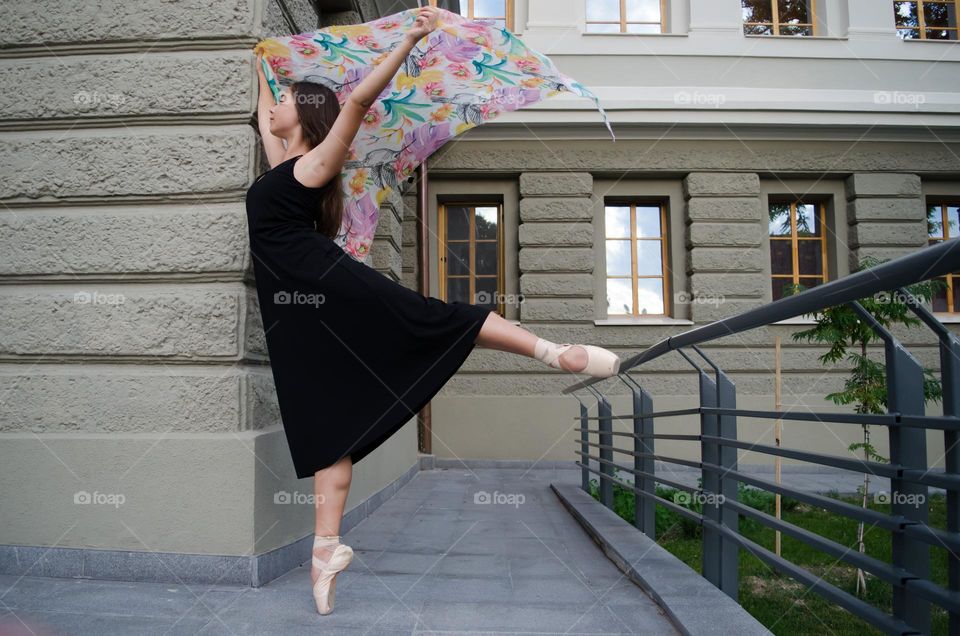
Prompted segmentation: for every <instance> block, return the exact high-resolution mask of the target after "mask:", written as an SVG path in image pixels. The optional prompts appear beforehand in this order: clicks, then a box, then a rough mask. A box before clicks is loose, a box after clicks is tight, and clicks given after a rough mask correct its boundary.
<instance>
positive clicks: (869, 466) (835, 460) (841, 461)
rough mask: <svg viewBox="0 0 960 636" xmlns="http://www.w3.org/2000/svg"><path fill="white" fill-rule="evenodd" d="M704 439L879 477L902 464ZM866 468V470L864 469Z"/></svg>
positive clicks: (895, 471)
mask: <svg viewBox="0 0 960 636" xmlns="http://www.w3.org/2000/svg"><path fill="white" fill-rule="evenodd" d="M701 437H702V439H703V440H704V441H709V442H715V443H717V444H720V445H721V446H732V447H734V448H742V449H745V450H749V451H756V452H758V453H763V454H765V455H778V456H780V457H789V458H790V459H798V460H801V461H804V462H808V463H811V464H819V465H821V466H833V467H834V468H842V469H844V470H852V471H853V472H857V473H861V474H862V473H865V472H869V473H871V474H873V475H878V476H880V477H893V478H896V477H899V476H900V470H901V469H902V466H900V465H898V464H881V463H880V462H871V461H863V460H859V459H847V458H846V457H837V456H836V455H823V454H821V453H811V452H808V451H800V450H794V449H792V448H783V447H782V446H771V445H769V444H754V443H752V442H741V441H739V440H735V439H729V438H727V437H714V436H713V435H702V436H701ZM865 469H866V470H865Z"/></svg>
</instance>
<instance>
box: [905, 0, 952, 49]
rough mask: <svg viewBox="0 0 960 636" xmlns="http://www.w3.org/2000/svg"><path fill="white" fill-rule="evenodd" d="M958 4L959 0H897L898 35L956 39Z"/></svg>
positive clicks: (923, 38) (931, 38)
mask: <svg viewBox="0 0 960 636" xmlns="http://www.w3.org/2000/svg"><path fill="white" fill-rule="evenodd" d="M957 4H958V3H957V0H914V1H913V2H900V1H899V0H895V1H894V3H893V14H894V17H895V19H896V25H897V35H899V36H900V37H901V38H903V39H905V40H956V39H957Z"/></svg>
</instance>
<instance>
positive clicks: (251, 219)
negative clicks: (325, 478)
mask: <svg viewBox="0 0 960 636" xmlns="http://www.w3.org/2000/svg"><path fill="white" fill-rule="evenodd" d="M300 156H302V155H297V156H296V157H291V158H290V159H287V160H286V161H284V162H282V163H280V164H278V165H277V166H275V167H274V168H272V169H271V170H268V171H267V172H265V173H264V174H262V175H260V176H259V177H258V178H257V179H256V181H254V183H253V185H251V186H250V188H249V189H248V190H247V196H246V207H247V223H248V231H249V236H250V252H251V255H252V258H253V268H254V275H255V278H256V287H257V297H258V299H259V303H260V313H261V315H262V317H263V329H264V333H265V337H266V343H267V351H268V353H269V355H270V364H271V368H272V371H273V379H274V384H275V385H276V391H277V402H278V404H279V407H280V416H281V419H282V423H283V428H284V431H285V433H286V438H287V444H288V446H289V448H290V455H291V458H292V459H293V466H294V469H295V470H296V474H297V477H298V478H304V477H310V476H312V475H313V474H314V473H315V472H316V471H318V470H320V469H322V468H325V467H327V466H329V465H331V464H333V463H335V462H336V461H337V460H339V459H341V458H342V457H345V456H347V455H350V456H351V458H352V461H353V463H354V464H356V463H357V462H359V461H360V460H361V459H363V458H364V457H365V456H366V455H367V454H369V453H370V452H371V451H372V450H373V449H375V448H377V447H378V446H379V445H380V444H382V443H383V442H385V441H386V440H387V438H389V437H390V436H391V435H393V434H394V433H395V432H397V430H399V429H400V428H401V427H402V426H403V425H404V424H406V423H407V422H408V421H409V420H410V418H412V417H414V416H415V415H416V414H417V412H419V411H420V409H422V408H423V406H424V405H425V404H426V403H427V402H428V401H430V399H431V398H432V397H433V396H434V395H435V394H436V393H437V392H438V391H439V390H440V388H441V387H443V385H444V384H446V382H447V380H449V379H450V377H451V376H452V375H453V374H454V373H456V372H457V370H458V369H459V368H460V367H461V366H462V365H463V362H464V361H465V360H466V359H467V356H469V355H470V352H471V351H472V350H473V348H474V346H475V345H476V338H477V335H478V333H479V332H480V328H481V327H482V326H483V323H484V321H485V320H486V318H487V316H488V314H489V313H490V311H492V310H491V309H489V308H485V307H482V306H480V305H471V304H468V303H462V302H458V301H453V302H449V303H447V302H444V301H442V300H439V299H437V298H433V297H424V296H422V295H421V294H419V293H417V292H415V291H413V290H410V289H408V288H406V287H404V286H403V285H401V284H399V283H397V282H395V281H393V280H392V279H390V278H387V277H386V276H384V275H383V274H381V273H380V272H378V271H377V270H375V269H373V268H371V267H369V266H368V265H366V264H364V263H360V262H359V261H356V260H354V259H353V258H352V257H351V256H350V255H349V254H348V253H346V252H345V251H344V250H343V248H341V247H340V246H339V245H338V244H337V243H335V242H334V241H333V240H332V239H331V238H329V237H327V236H325V235H323V234H321V233H319V232H317V231H316V230H315V229H314V223H313V217H312V215H311V212H310V210H311V209H312V207H313V206H314V205H315V204H316V203H317V202H318V198H319V196H320V195H321V194H322V193H323V191H324V190H325V189H326V188H327V187H329V184H327V185H326V186H322V187H320V188H310V187H307V186H305V185H303V184H302V183H300V182H299V181H297V179H296V178H295V177H294V175H293V164H294V163H295V162H296V160H297V159H298V158H299V157H300Z"/></svg>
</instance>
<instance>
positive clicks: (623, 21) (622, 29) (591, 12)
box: [586, 0, 664, 33]
mask: <svg viewBox="0 0 960 636" xmlns="http://www.w3.org/2000/svg"><path fill="white" fill-rule="evenodd" d="M586 3H587V24H586V27H587V33H662V32H663V27H662V21H661V17H662V16H663V13H664V11H663V0H586Z"/></svg>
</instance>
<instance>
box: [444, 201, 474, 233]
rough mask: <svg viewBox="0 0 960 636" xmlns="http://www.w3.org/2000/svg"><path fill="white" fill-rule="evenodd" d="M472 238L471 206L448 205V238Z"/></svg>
mask: <svg viewBox="0 0 960 636" xmlns="http://www.w3.org/2000/svg"><path fill="white" fill-rule="evenodd" d="M467 238H470V208H467V207H464V206H461V205H448V206H447V239H453V240H455V239H467Z"/></svg>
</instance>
